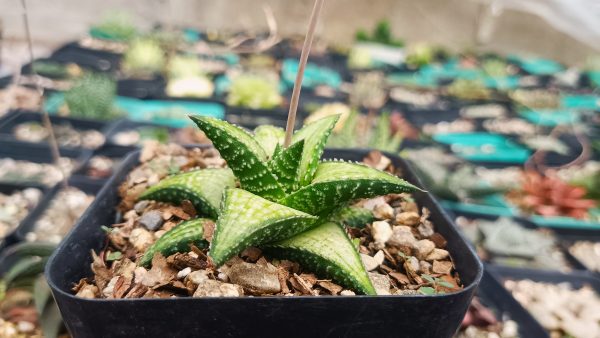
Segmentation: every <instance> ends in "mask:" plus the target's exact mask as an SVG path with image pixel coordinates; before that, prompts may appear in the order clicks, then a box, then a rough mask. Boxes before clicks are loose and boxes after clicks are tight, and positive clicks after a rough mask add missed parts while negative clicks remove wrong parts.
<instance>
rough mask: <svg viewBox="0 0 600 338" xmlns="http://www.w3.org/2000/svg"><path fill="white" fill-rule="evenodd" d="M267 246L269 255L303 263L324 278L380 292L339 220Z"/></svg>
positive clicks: (352, 287)
mask: <svg viewBox="0 0 600 338" xmlns="http://www.w3.org/2000/svg"><path fill="white" fill-rule="evenodd" d="M263 249H264V250H265V252H266V253H267V254H268V255H272V256H274V257H278V258H282V259H290V260H293V261H296V262H298V263H300V264H301V265H303V266H304V267H306V268H307V269H309V270H310V271H313V272H315V273H316V274H317V275H318V276H319V277H320V278H330V279H332V280H333V281H334V282H336V283H338V284H340V285H342V286H344V287H347V288H350V289H353V290H355V291H357V292H359V293H363V294H367V295H375V294H376V292H375V288H374V287H373V284H372V283H371V280H370V279H369V276H368V275H367V271H366V270H365V267H364V265H363V262H362V260H361V258H360V256H359V255H358V251H356V249H355V247H354V245H353V244H352V242H351V241H350V238H349V237H348V235H346V233H345V232H344V230H343V229H342V227H341V226H340V225H338V224H335V223H331V222H327V223H323V224H321V225H319V226H317V227H314V228H312V229H310V230H308V231H305V232H303V233H301V234H299V235H296V236H294V237H292V238H289V239H284V240H282V241H279V242H275V243H269V244H266V245H264V246H263Z"/></svg>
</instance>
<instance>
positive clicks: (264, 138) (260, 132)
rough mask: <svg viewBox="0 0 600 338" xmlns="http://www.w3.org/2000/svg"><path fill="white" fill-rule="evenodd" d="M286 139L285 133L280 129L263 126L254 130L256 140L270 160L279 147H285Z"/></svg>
mask: <svg viewBox="0 0 600 338" xmlns="http://www.w3.org/2000/svg"><path fill="white" fill-rule="evenodd" d="M284 137H285V131H284V130H283V129H282V128H279V127H275V126H271V125H262V126H258V127H256V129H254V139H255V140H256V142H258V144H260V146H261V147H262V148H263V149H264V151H265V153H266V154H267V157H269V158H271V157H273V153H274V152H275V147H277V145H283V139H284Z"/></svg>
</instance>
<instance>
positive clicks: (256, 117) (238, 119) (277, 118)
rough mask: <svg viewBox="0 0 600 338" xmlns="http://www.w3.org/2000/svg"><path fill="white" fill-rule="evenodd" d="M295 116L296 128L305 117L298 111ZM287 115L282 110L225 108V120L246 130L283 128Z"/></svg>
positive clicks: (285, 111)
mask: <svg viewBox="0 0 600 338" xmlns="http://www.w3.org/2000/svg"><path fill="white" fill-rule="evenodd" d="M296 114H297V115H296V125H297V126H298V125H301V124H302V121H304V118H305V117H306V116H305V113H304V112H303V111H302V110H300V109H299V110H298V112H297V113H296ZM287 115H288V111H287V110H285V109H282V108H275V109H251V108H244V107H233V106H227V110H226V113H225V120H227V121H228V122H231V123H235V124H237V125H239V126H242V127H245V128H248V129H254V128H256V127H258V126H262V125H265V124H270V125H274V126H278V127H282V128H285V126H286V123H287Z"/></svg>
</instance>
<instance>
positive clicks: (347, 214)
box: [329, 207, 375, 228]
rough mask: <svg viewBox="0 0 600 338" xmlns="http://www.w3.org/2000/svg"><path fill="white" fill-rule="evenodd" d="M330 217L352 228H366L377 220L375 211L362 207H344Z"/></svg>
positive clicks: (333, 220)
mask: <svg viewBox="0 0 600 338" xmlns="http://www.w3.org/2000/svg"><path fill="white" fill-rule="evenodd" d="M329 219H330V220H331V221H332V222H339V223H341V224H343V225H345V226H348V227H351V228H364V227H365V226H366V225H367V224H368V223H371V222H373V221H374V220H375V216H374V215H373V212H372V211H371V210H369V209H366V208H361V207H342V208H339V209H338V210H336V211H335V212H333V213H332V214H331V215H330V216H329Z"/></svg>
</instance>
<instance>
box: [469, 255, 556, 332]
mask: <svg viewBox="0 0 600 338" xmlns="http://www.w3.org/2000/svg"><path fill="white" fill-rule="evenodd" d="M477 296H478V297H479V298H480V299H481V301H482V303H483V305H485V306H487V307H489V308H491V310H492V311H494V312H495V314H496V318H497V319H499V320H502V319H504V318H503V317H504V316H507V317H508V319H511V320H513V321H515V322H516V323H517V325H518V326H519V335H520V337H540V338H541V337H549V336H548V333H547V332H546V330H545V329H544V328H543V327H542V326H541V325H540V324H539V323H538V322H537V321H536V320H535V318H533V316H532V315H531V314H530V313H529V312H527V310H525V308H523V306H521V304H519V302H518V301H517V300H516V299H514V298H513V296H512V295H511V294H510V292H509V291H508V290H506V289H505V288H504V286H502V284H500V282H499V281H498V280H497V279H496V278H494V277H493V276H492V275H490V273H489V272H488V271H487V266H486V270H485V271H484V273H483V277H482V278H481V283H480V284H479V289H478V290H477Z"/></svg>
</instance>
